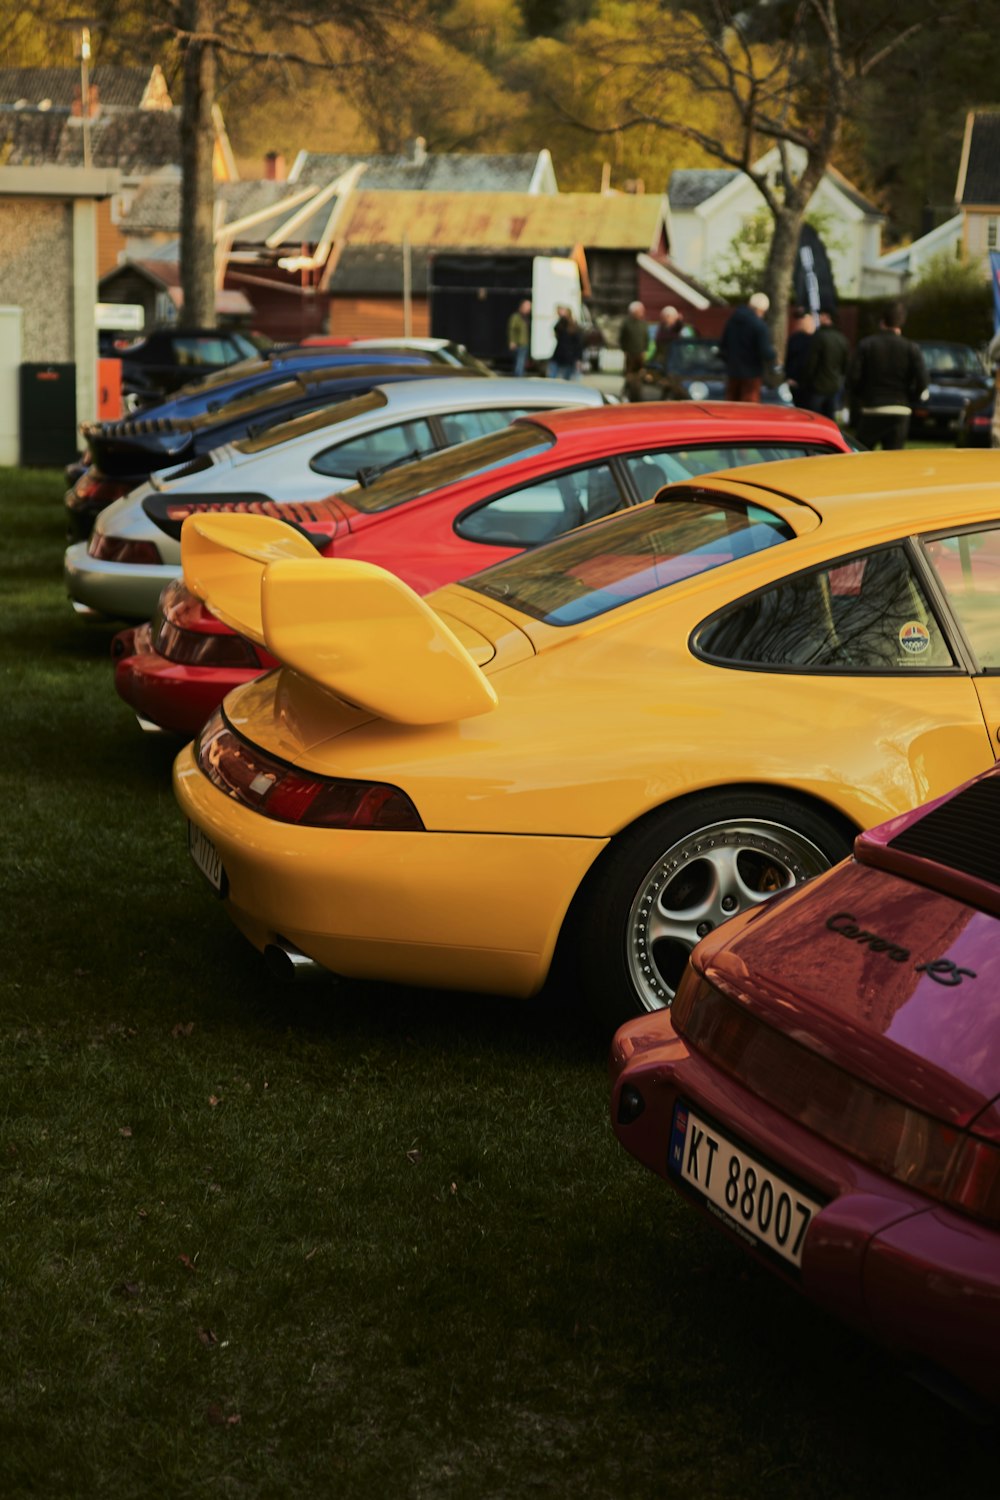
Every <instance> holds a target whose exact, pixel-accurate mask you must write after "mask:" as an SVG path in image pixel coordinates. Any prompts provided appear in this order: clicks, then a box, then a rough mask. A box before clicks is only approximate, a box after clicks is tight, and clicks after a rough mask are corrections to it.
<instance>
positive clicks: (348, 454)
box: [309, 422, 437, 479]
mask: <svg viewBox="0 0 1000 1500" xmlns="http://www.w3.org/2000/svg"><path fill="white" fill-rule="evenodd" d="M436 451H437V444H436V443H435V442H434V438H433V436H432V434H431V430H430V427H429V426H428V425H427V423H426V422H400V423H398V424H397V425H396V426H395V427H382V428H380V429H379V431H378V432H366V433H365V434H364V435H363V436H362V437H356V438H348V440H347V441H346V442H344V443H337V444H335V445H334V446H333V447H332V448H325V449H324V450H323V452H322V453H317V454H316V456H315V458H313V459H312V460H311V462H310V464H309V467H310V469H312V470H313V471H314V473H316V474H329V475H330V477H331V478H332V479H355V478H357V474H358V470H359V469H384V468H385V467H386V465H387V464H402V463H406V462H407V460H408V459H411V458H420V457H422V455H423V454H425V453H435V452H436Z"/></svg>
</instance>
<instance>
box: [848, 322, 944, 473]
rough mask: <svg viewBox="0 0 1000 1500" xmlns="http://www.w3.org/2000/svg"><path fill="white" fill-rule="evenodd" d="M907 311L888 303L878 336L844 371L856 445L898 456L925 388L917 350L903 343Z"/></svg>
mask: <svg viewBox="0 0 1000 1500" xmlns="http://www.w3.org/2000/svg"><path fill="white" fill-rule="evenodd" d="M905 322H906V308H905V307H904V306H903V304H902V302H889V303H887V304H886V306H885V307H884V308H883V311H882V318H881V322H880V324H879V331H878V333H873V334H870V335H869V336H868V338H866V339H862V340H861V343H860V344H859V345H858V347H857V348H856V349H855V351H854V358H853V359H852V360H851V364H850V369H849V371H848V379H849V384H850V388H851V397H852V407H854V406H856V407H857V408H858V411H859V413H860V419H859V421H858V424H857V429H856V430H857V436H858V442H859V443H863V444H864V446H865V447H866V448H877V447H879V446H880V445H881V447H883V448H885V449H890V450H893V451H896V450H897V449H899V448H903V447H905V445H906V437H907V433H908V432H909V430H910V413H911V411H912V410H913V407H914V405H915V404H916V403H917V402H918V401H919V400H920V398H921V396H922V395H923V392H924V391H925V390H926V388H927V366H926V365H925V364H924V357H923V355H922V354H921V352H920V350H919V349H918V348H917V345H916V344H914V343H913V342H912V341H911V340H910V339H905V338H904V337H903V324H904V323H905Z"/></svg>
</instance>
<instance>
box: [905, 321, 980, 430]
mask: <svg viewBox="0 0 1000 1500" xmlns="http://www.w3.org/2000/svg"><path fill="white" fill-rule="evenodd" d="M916 343H917V347H918V348H919V349H920V352H921V354H922V355H923V356H924V363H925V365H926V366H927V381H928V385H927V397H926V400H923V401H921V402H920V404H919V405H918V406H915V407H914V408H913V415H912V416H911V418H910V429H911V431H912V432H913V433H914V434H918V433H920V432H921V431H925V432H926V431H928V430H931V431H935V432H938V433H942V434H944V433H953V432H957V431H958V427H959V423H960V421H961V419H962V414H963V412H964V411H965V409H966V407H967V406H968V405H969V403H970V402H972V401H978V400H980V399H981V398H982V397H983V396H984V395H986V394H987V393H988V392H989V391H991V390H992V388H993V382H992V380H991V379H990V377H989V375H987V373H986V367H985V366H984V364H983V362H982V360H981V359H980V357H979V355H978V354H977V353H976V351H975V349H973V348H971V347H970V346H969V345H968V344H953V343H949V342H948V341H946V340H942V339H917V341H916Z"/></svg>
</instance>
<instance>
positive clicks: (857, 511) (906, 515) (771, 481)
mask: <svg viewBox="0 0 1000 1500" xmlns="http://www.w3.org/2000/svg"><path fill="white" fill-rule="evenodd" d="M716 480H718V481H720V482H722V483H724V484H725V486H726V488H727V489H733V490H739V491H741V492H742V493H743V494H744V495H745V497H746V498H748V499H750V500H752V501H753V502H755V503H757V504H761V505H766V504H767V496H768V495H776V496H780V497H781V498H783V499H786V500H791V501H793V502H796V501H797V502H798V503H799V504H803V505H808V506H809V507H810V508H811V509H813V510H814V511H816V512H817V513H818V515H819V516H820V518H821V520H822V523H823V530H824V533H825V534H826V535H828V536H831V535H841V534H842V535H845V536H849V535H857V534H859V533H864V532H865V531H868V530H870V529H871V528H872V526H873V525H876V526H878V527H879V528H881V527H885V528H887V529H895V530H899V531H901V532H905V531H906V530H907V529H908V528H912V530H914V531H920V530H924V529H926V528H928V527H938V526H943V525H947V524H948V523H949V522H950V521H952V520H953V521H954V523H955V525H956V526H959V525H961V524H962V516H963V514H964V512H965V511H968V512H970V513H972V514H973V515H976V516H979V515H982V514H989V513H990V512H993V513H995V514H996V515H997V516H998V517H1000V462H998V456H997V454H996V453H994V452H993V451H992V450H991V449H978V450H977V449H961V450H955V449H951V450H947V449H946V450H942V451H937V452H936V451H927V450H926V449H925V450H923V451H921V450H919V449H909V450H905V451H903V452H901V453H851V454H845V455H839V456H838V455H833V456H831V457H820V458H786V459H783V460H782V461H781V462H780V463H770V464H749V465H747V467H746V468H742V469H727V470H725V471H721V472H720V473H718V474H713V475H710V476H706V478H705V480H704V482H703V484H702V485H701V486H700V487H703V488H705V489H710V488H711V487H712V486H713V484H714V482H715V481H716ZM688 487H690V486H688Z"/></svg>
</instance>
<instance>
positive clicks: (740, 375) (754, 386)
mask: <svg viewBox="0 0 1000 1500" xmlns="http://www.w3.org/2000/svg"><path fill="white" fill-rule="evenodd" d="M770 306H771V301H770V298H769V297H767V296H766V295H765V294H764V293H763V292H754V294H753V296H752V297H750V298H749V299H748V301H747V304H746V306H745V307H737V308H736V309H735V310H734V311H733V312H732V313H731V314H730V317H729V321H728V322H727V324H726V326H725V328H724V329H723V330H722V338H721V339H720V340H719V353H720V354H721V355H722V361H723V364H724V365H725V367H726V400H727V401H759V400H760V387H761V383H762V381H763V379H764V374H765V372H766V371H767V370H768V369H771V368H773V369H774V370H777V369H778V356H777V355H776V354H775V352H774V345H773V344H772V342H771V335H770V334H769V333H768V331H767V324H766V323H765V322H764V319H765V317H766V316H767V310H768V308H769V307H770Z"/></svg>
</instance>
